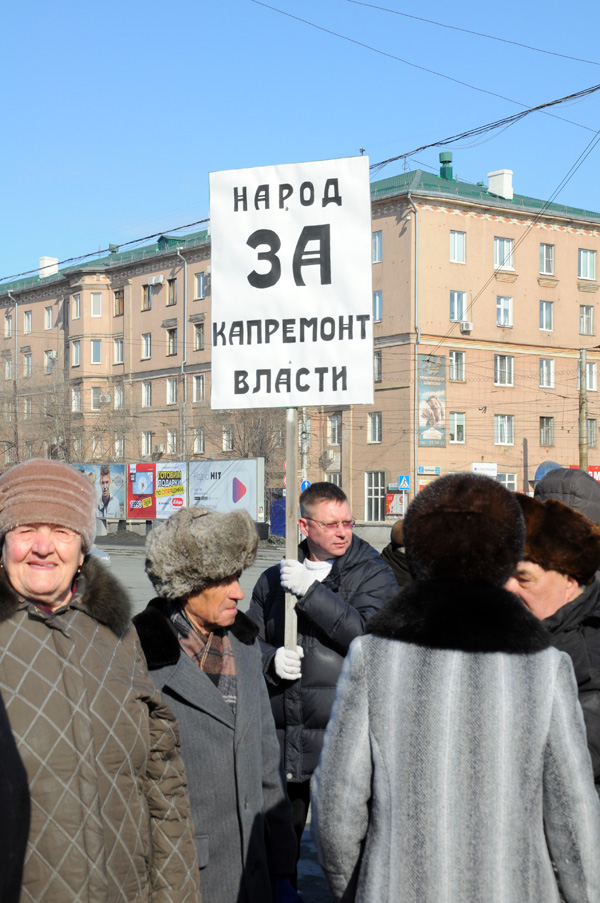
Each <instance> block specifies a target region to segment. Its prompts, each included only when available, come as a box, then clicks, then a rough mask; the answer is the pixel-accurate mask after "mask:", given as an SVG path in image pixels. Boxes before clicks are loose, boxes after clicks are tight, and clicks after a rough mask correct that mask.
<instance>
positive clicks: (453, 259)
mask: <svg viewBox="0 0 600 903" xmlns="http://www.w3.org/2000/svg"><path fill="white" fill-rule="evenodd" d="M466 262H467V233H466V232H454V231H453V230H450V263H466Z"/></svg>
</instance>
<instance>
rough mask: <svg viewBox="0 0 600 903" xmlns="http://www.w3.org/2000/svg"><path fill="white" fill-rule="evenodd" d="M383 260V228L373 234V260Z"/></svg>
mask: <svg viewBox="0 0 600 903" xmlns="http://www.w3.org/2000/svg"><path fill="white" fill-rule="evenodd" d="M382 260H383V232H382V231H381V229H380V230H379V231H377V232H373V233H372V235H371V262H372V263H381V261H382Z"/></svg>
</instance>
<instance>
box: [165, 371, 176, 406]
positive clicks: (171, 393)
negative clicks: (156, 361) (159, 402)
mask: <svg viewBox="0 0 600 903" xmlns="http://www.w3.org/2000/svg"><path fill="white" fill-rule="evenodd" d="M167 404H177V379H176V378H175V377H174V376H168V377H167Z"/></svg>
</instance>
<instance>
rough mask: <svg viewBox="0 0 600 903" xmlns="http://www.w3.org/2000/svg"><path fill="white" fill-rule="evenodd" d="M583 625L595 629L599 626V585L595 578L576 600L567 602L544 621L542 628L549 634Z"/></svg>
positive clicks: (575, 628)
mask: <svg viewBox="0 0 600 903" xmlns="http://www.w3.org/2000/svg"><path fill="white" fill-rule="evenodd" d="M584 623H585V624H586V625H587V624H589V625H590V626H593V627H594V628H596V629H597V628H598V626H599V624H600V583H599V582H598V579H597V578H596V579H595V580H594V581H593V583H590V585H589V586H585V587H584V588H583V592H582V593H581V594H580V595H579V596H577V598H576V599H573V601H572V602H567V604H566V605H563V606H562V607H561V608H559V609H558V611H556V612H555V613H554V614H553V615H550V617H549V618H546V619H545V620H544V626H545V627H547V628H548V630H549V631H550V633H563V632H566V631H568V630H577V628H578V627H579V626H580V625H581V624H584Z"/></svg>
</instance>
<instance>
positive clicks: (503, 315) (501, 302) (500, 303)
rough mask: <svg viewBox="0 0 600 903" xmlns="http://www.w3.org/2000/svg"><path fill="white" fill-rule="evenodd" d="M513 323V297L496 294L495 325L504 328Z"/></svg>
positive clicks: (510, 326)
mask: <svg viewBox="0 0 600 903" xmlns="http://www.w3.org/2000/svg"><path fill="white" fill-rule="evenodd" d="M512 325H513V299H512V298H511V297H509V296H507V295H496V326H500V327H502V328H504V329H506V328H512Z"/></svg>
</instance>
